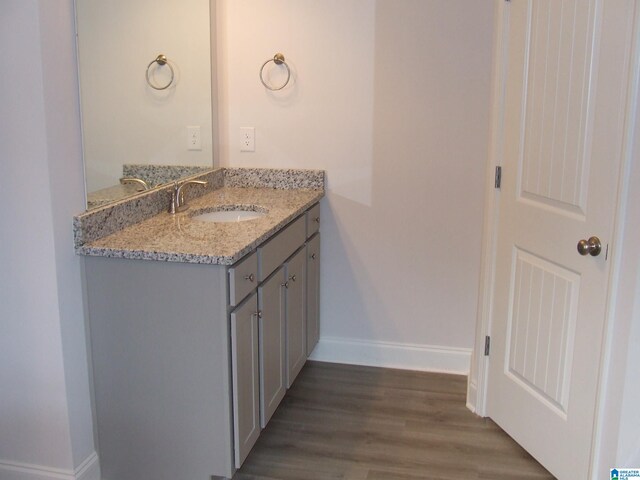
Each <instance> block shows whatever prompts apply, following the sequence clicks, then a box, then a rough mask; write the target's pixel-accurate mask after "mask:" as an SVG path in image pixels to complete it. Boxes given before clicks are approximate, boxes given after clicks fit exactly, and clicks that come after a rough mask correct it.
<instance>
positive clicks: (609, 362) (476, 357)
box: [467, 0, 640, 480]
mask: <svg viewBox="0 0 640 480" xmlns="http://www.w3.org/2000/svg"><path fill="white" fill-rule="evenodd" d="M509 1H510V0H495V12H494V36H493V65H492V83H491V85H492V87H491V88H492V89H491V117H490V132H491V133H490V139H489V151H488V161H487V171H486V176H485V185H486V190H485V199H484V225H483V234H482V254H481V255H482V258H481V267H480V288H479V293H478V308H477V321H476V334H475V341H474V350H473V354H472V357H471V369H470V374H469V377H468V384H467V407H468V408H469V409H470V410H471V411H472V412H474V413H476V414H477V415H480V416H483V417H485V416H486V415H487V412H486V399H487V389H488V374H489V361H488V357H486V356H485V355H484V350H485V337H486V336H490V335H491V329H492V315H493V298H494V287H495V265H496V246H497V237H498V219H499V215H500V190H498V189H496V188H494V178H495V169H496V167H497V166H500V165H502V164H503V152H502V143H503V135H504V129H503V119H504V110H505V108H504V107H505V104H504V103H505V90H506V69H507V58H508V57H507V55H508V47H509V45H508V26H509V11H508V8H509V6H508V3H509ZM632 21H633V45H632V46H631V64H630V68H629V74H630V79H629V80H630V81H629V89H628V92H627V99H628V101H627V105H626V111H625V127H624V139H623V148H622V158H621V162H620V164H621V166H620V173H619V180H618V192H617V198H616V210H615V222H614V230H613V234H612V237H611V242H610V247H611V252H612V255H611V259H610V261H611V270H610V273H609V288H608V292H607V303H606V318H605V327H604V328H605V329H604V338H603V339H602V342H603V343H602V355H601V358H600V369H599V374H598V376H599V378H598V393H597V399H596V414H595V418H594V433H593V438H592V456H591V465H590V474H589V476H590V478H592V479H594V480H595V479H596V478H597V473H598V471H599V470H601V469H605V468H606V469H607V470H606V471H607V472H608V468H610V467H613V466H614V465H612V464H611V465H609V464H608V463H607V462H612V461H614V460H615V453H616V452H615V449H616V447H617V445H616V443H617V438H616V442H613V443H611V442H610V441H609V440H612V439H613V438H614V437H616V436H617V432H618V425H611V423H610V420H611V415H607V408H609V407H610V405H609V404H610V403H611V401H612V398H613V397H615V396H616V394H621V393H622V392H621V387H620V385H619V384H620V382H619V381H618V380H619V379H617V378H616V375H613V374H614V373H615V372H613V370H614V369H616V368H619V367H620V365H616V362H614V361H613V354H614V350H615V349H620V345H619V344H617V343H616V342H617V340H620V339H621V338H620V337H621V335H619V334H616V332H620V331H622V332H624V331H627V330H628V327H629V325H630V323H631V321H632V318H631V316H630V315H626V316H621V317H618V316H616V310H617V309H616V306H617V303H618V302H619V301H620V300H619V298H618V291H619V290H620V283H621V274H622V268H621V267H622V259H623V256H624V251H623V248H622V247H623V244H622V240H623V238H624V232H625V228H630V229H640V219H636V218H630V219H629V220H628V221H626V220H625V217H626V215H625V214H626V211H627V205H628V202H629V200H630V199H631V198H638V196H640V185H633V184H631V182H629V181H628V179H629V174H630V172H631V167H632V166H635V167H636V168H638V167H640V138H638V137H640V123H639V118H640V2H636V5H635V12H634V15H633V19H632ZM636 140H637V141H636ZM638 267H640V265H638ZM614 346H615V348H614ZM625 347H626V345H625ZM624 351H625V352H626V348H625V349H624ZM618 358H619V357H618ZM618 363H619V362H618ZM612 387H613V391H612ZM616 387H617V389H616ZM604 439H606V440H608V441H604Z"/></svg>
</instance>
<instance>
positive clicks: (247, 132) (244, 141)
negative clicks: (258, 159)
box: [240, 127, 256, 152]
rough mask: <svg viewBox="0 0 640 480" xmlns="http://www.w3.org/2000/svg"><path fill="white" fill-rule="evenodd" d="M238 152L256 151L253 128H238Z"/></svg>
mask: <svg viewBox="0 0 640 480" xmlns="http://www.w3.org/2000/svg"><path fill="white" fill-rule="evenodd" d="M240 151H241V152H255V151H256V129H255V128H254V127H240Z"/></svg>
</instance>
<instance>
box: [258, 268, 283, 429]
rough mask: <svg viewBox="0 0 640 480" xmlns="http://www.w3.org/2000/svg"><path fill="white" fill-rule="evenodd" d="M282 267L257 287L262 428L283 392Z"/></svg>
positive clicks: (278, 402)
mask: <svg viewBox="0 0 640 480" xmlns="http://www.w3.org/2000/svg"><path fill="white" fill-rule="evenodd" d="M284 283H285V274H284V267H280V268H279V269H278V270H277V271H276V272H275V273H274V274H273V275H272V276H271V277H269V279H268V280H266V281H265V282H263V283H262V285H261V286H260V287H259V288H258V305H259V311H260V318H259V322H258V323H259V334H260V336H259V338H260V348H259V350H260V423H261V426H262V428H264V427H266V425H267V422H269V419H271V416H272V415H273V413H274V412H275V411H276V408H278V405H279V404H280V401H281V400H282V399H283V398H284V394H285V393H286V390H287V385H286V363H285V362H286V347H285V342H286V329H285V301H284Z"/></svg>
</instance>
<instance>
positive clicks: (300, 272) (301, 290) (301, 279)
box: [285, 248, 307, 388]
mask: <svg viewBox="0 0 640 480" xmlns="http://www.w3.org/2000/svg"><path fill="white" fill-rule="evenodd" d="M305 267H306V249H305V248H301V249H300V250H298V253H296V254H295V255H294V256H293V257H291V259H290V260H289V261H288V262H287V263H285V271H286V275H287V282H286V283H287V288H286V312H287V388H289V387H290V386H291V384H293V381H294V380H295V378H296V376H297V375H298V373H300V370H302V366H303V365H304V362H305V361H306V360H307V354H306V350H307V333H306V330H307V329H306V305H305V297H306V292H305V272H306V268H305Z"/></svg>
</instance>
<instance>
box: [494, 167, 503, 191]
mask: <svg viewBox="0 0 640 480" xmlns="http://www.w3.org/2000/svg"><path fill="white" fill-rule="evenodd" d="M501 184H502V167H499V166H498V167H496V177H495V187H496V188H500V185H501Z"/></svg>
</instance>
